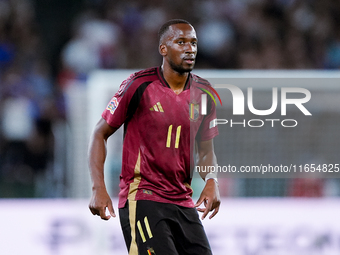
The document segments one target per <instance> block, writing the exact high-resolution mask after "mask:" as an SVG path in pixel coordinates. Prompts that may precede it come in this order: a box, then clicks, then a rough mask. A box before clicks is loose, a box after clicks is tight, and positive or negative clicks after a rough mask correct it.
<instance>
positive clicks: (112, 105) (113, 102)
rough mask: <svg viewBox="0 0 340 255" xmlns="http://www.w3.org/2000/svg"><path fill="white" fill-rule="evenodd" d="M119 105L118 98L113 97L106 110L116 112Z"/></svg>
mask: <svg viewBox="0 0 340 255" xmlns="http://www.w3.org/2000/svg"><path fill="white" fill-rule="evenodd" d="M117 107H118V100H117V98H115V97H113V98H112V99H111V102H110V103H109V104H108V105H107V107H106V110H109V111H110V113H111V114H113V113H114V112H115V110H116V109H117Z"/></svg>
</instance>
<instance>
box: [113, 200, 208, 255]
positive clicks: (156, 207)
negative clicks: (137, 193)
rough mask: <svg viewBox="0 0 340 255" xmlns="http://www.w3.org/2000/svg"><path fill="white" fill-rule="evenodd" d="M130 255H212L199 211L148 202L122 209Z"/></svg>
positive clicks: (136, 202) (121, 215)
mask: <svg viewBox="0 0 340 255" xmlns="http://www.w3.org/2000/svg"><path fill="white" fill-rule="evenodd" d="M119 217H120V223H121V226H122V230H123V234H124V238H125V242H126V246H127V249H128V251H129V255H137V254H139V255H151V254H156V255H186V254H188V255H189V254H190V255H196V254H197V255H211V254H212V253H211V249H210V246H209V242H208V239H207V236H206V234H205V232H204V229H203V226H202V224H201V221H200V219H199V216H198V213H197V210H196V208H187V207H182V206H178V205H174V204H166V203H159V202H153V201H148V200H140V201H127V202H126V205H125V207H124V208H121V209H119Z"/></svg>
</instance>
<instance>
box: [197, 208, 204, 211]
mask: <svg viewBox="0 0 340 255" xmlns="http://www.w3.org/2000/svg"><path fill="white" fill-rule="evenodd" d="M197 211H199V212H205V208H197Z"/></svg>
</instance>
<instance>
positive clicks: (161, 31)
mask: <svg viewBox="0 0 340 255" xmlns="http://www.w3.org/2000/svg"><path fill="white" fill-rule="evenodd" d="M175 24H188V25H190V26H192V25H191V24H190V22H189V21H186V20H184V19H171V20H169V21H167V22H165V23H164V24H163V25H162V26H161V28H160V29H159V31H158V40H159V43H160V42H161V39H162V37H163V35H164V34H165V32H166V31H168V29H169V27H170V26H171V25H175Z"/></svg>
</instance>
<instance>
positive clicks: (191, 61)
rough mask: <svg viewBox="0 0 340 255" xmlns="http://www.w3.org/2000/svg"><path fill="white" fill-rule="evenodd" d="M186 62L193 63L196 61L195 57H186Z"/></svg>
mask: <svg viewBox="0 0 340 255" xmlns="http://www.w3.org/2000/svg"><path fill="white" fill-rule="evenodd" d="M184 62H186V63H188V64H193V63H195V59H194V58H184Z"/></svg>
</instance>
